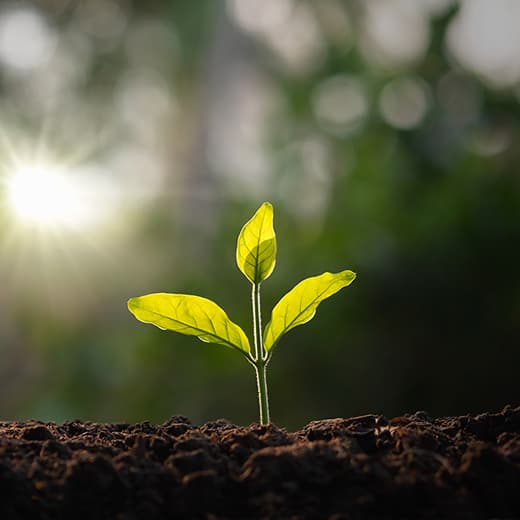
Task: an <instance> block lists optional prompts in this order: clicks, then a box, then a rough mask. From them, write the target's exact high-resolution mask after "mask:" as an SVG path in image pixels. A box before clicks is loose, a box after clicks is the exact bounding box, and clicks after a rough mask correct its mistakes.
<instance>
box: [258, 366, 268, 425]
mask: <svg viewBox="0 0 520 520" xmlns="http://www.w3.org/2000/svg"><path fill="white" fill-rule="evenodd" d="M255 372H256V387H257V390H258V405H259V407H260V424H269V423H270V422H271V419H270V417H269V397H268V395H267V371H266V366H265V363H258V364H257V365H256V366H255Z"/></svg>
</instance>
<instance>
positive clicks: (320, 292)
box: [264, 271, 356, 352]
mask: <svg viewBox="0 0 520 520" xmlns="http://www.w3.org/2000/svg"><path fill="white" fill-rule="evenodd" d="M354 278H356V273H353V272H352V271H341V272H340V273H323V274H320V275H319V276H313V277H311V278H306V279H305V280H302V281H301V282H300V283H298V284H297V285H296V286H295V287H293V288H292V289H291V290H290V291H289V292H288V293H287V294H286V295H285V296H284V297H283V298H282V299H281V300H280V301H279V302H278V303H277V304H276V305H275V307H274V309H273V312H272V315H271V321H270V322H269V323H268V324H267V325H266V327H265V331H264V347H265V350H266V351H267V352H269V351H270V350H272V349H273V347H274V346H275V345H276V343H277V342H278V340H279V339H280V337H281V336H282V335H283V334H285V333H286V332H289V331H290V330H291V329H293V328H294V327H297V326H298V325H303V324H304V323H307V322H308V321H310V320H312V318H313V317H314V315H315V314H316V309H317V308H318V305H319V304H320V303H321V302H322V301H323V300H325V299H327V298H328V297H329V296H332V295H333V294H336V293H337V292H338V291H339V290H340V289H343V287H346V286H347V285H350V284H351V283H352V282H353V280H354Z"/></svg>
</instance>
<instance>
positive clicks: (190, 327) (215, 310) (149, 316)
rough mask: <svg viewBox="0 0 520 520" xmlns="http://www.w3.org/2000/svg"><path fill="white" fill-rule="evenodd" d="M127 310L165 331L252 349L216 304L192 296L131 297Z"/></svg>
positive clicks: (156, 295) (247, 350)
mask: <svg viewBox="0 0 520 520" xmlns="http://www.w3.org/2000/svg"><path fill="white" fill-rule="evenodd" d="M128 310H129V311H130V312H131V313H132V314H133V315H134V316H135V317H136V318H137V319H138V320H139V321H142V322H144V323H151V324H152V325H155V326H156V327H159V328H160V329H163V330H173V331H175V332H180V333H181V334H187V335H188V336H197V337H198V338H199V339H201V340H202V341H205V342H207V343H218V344H220V345H225V346H226V347H231V348H236V349H238V350H240V351H241V352H242V353H246V354H248V353H249V352H250V350H251V347H250V345H249V340H248V339H247V336H246V335H245V333H244V331H243V330H242V329H241V328H240V327H239V326H238V325H237V324H236V323H233V322H232V321H231V320H230V319H229V318H228V316H227V314H226V313H225V312H224V310H223V309H222V308H221V307H219V306H218V305H217V304H216V303H215V302H212V301H211V300H208V299H207V298H201V297H200V296H193V295H191V294H168V293H155V294H147V295H145V296H139V297H137V298H131V299H130V300H128Z"/></svg>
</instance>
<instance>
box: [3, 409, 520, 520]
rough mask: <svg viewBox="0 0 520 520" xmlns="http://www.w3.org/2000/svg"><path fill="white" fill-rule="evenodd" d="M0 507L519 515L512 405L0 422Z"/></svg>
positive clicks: (114, 512)
mask: <svg viewBox="0 0 520 520" xmlns="http://www.w3.org/2000/svg"><path fill="white" fill-rule="evenodd" d="M0 518H2V519H10V518H35V519H36V518H45V519H49V520H50V519H52V520H55V519H61V518H63V519H71V518H75V519H76V518H89V519H90V518H92V519H94V518H95V519H98V520H99V519H108V518H110V519H136V520H137V519H143V518H145V519H147V520H148V519H155V518H164V519H167V518H168V519H171V518H190V519H191V518H205V519H217V518H218V519H220V518H229V519H248V518H262V519H265V518H273V519H284V518H291V519H300V518H312V519H320V518H328V519H334V520H340V519H345V520H350V519H352V520H354V519H371V520H377V519H394V518H395V519H397V518H398V519H414V520H415V519H436V520H437V519H441V518H454V519H472V520H475V519H477V520H478V519H490V518H500V519H518V518H520V407H511V406H507V407H505V408H504V409H503V410H502V411H501V412H499V413H484V414H481V415H477V416H469V415H466V416H460V417H445V418H440V419H430V418H429V417H428V416H427V415H426V414H425V413H424V412H417V413H415V414H413V415H406V416H404V417H397V418H394V419H391V420H387V419H386V418H385V417H383V416H376V415H366V416H362V417H353V418H350V419H329V420H323V421H314V422H311V423H309V424H308V425H307V426H306V427H305V428H303V429H302V430H300V431H297V432H294V433H289V432H287V431H285V430H283V429H280V428H277V427H276V426H275V425H272V424H271V425H268V426H260V425H251V426H247V427H238V426H235V425H233V424H231V423H229V422H227V421H225V420H218V421H214V422H209V423H206V424H204V425H202V426H194V425H192V424H191V423H190V421H189V420H188V419H187V418H185V417H180V416H176V417H173V418H171V419H170V420H169V421H167V422H165V423H164V424H161V425H157V426H155V425H152V424H150V423H148V422H144V423H139V424H98V423H90V422H80V421H71V422H65V423H64V424H62V425H59V424H54V423H42V422H36V421H28V422H1V423H0Z"/></svg>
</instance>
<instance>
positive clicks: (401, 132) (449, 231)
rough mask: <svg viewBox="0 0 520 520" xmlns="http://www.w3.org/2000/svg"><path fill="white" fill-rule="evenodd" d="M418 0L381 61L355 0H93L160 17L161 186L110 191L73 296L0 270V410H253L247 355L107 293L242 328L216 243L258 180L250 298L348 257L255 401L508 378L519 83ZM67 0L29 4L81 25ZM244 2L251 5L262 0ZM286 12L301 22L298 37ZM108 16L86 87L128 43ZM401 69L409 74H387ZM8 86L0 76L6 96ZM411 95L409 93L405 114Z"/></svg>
mask: <svg viewBox="0 0 520 520" xmlns="http://www.w3.org/2000/svg"><path fill="white" fill-rule="evenodd" d="M255 2H256V7H254V6H255ZM440 3H441V4H446V5H447V7H445V8H444V9H441V10H439V12H436V13H434V14H431V15H429V16H428V17H427V22H426V23H427V28H428V31H429V32H428V35H427V38H428V44H427V46H426V48H425V50H424V52H423V53H422V54H419V55H418V56H417V57H415V58H414V59H413V60H410V61H408V62H406V63H404V64H400V65H395V66H387V67H385V66H379V65H378V64H377V63H376V62H374V61H371V60H370V59H369V57H368V55H367V53H366V52H365V51H364V47H363V45H364V44H363V42H364V40H363V38H364V33H363V30H362V27H363V20H364V19H365V18H364V17H365V16H366V13H365V12H364V7H363V2H346V1H345V2H340V1H337V2H336V1H327V2H323V6H322V4H321V2H320V3H318V2H316V3H315V2H297V1H295V2H289V1H287V2H282V3H281V4H283V5H286V4H287V6H288V7H287V9H289V10H290V9H293V10H294V9H302V8H305V11H303V12H305V13H306V15H302V14H301V13H300V15H299V16H300V17H299V18H298V16H296V15H295V14H294V13H293V16H294V17H293V18H291V16H289V18H288V19H287V20H288V21H286V22H285V23H286V24H288V25H286V26H285V30H283V29H282V30H281V31H280V30H279V31H278V32H270V31H271V29H270V28H269V27H270V26H269V25H268V24H269V17H268V16H267V15H266V16H265V17H264V18H262V20H263V22H262V20H260V19H259V22H258V23H259V26H258V27H253V28H252V27H251V25H248V23H249V24H252V23H253V21H254V17H253V18H252V17H251V16H250V17H248V16H247V12H245V13H244V12H243V11H241V10H240V9H241V8H240V7H239V4H240V0H237V1H235V2H232V1H230V2H227V3H226V2H210V1H203V2H196V3H194V2H189V1H180V0H176V1H174V2H172V1H164V2H163V1H159V0H154V1H153V2H147V3H137V2H134V4H133V5H130V3H129V2H123V3H118V4H115V5H117V6H118V8H119V9H120V10H121V12H124V16H125V20H126V23H127V24H128V25H127V27H130V26H131V25H132V24H135V23H137V22H139V21H140V20H149V19H154V20H158V21H160V23H161V24H163V25H164V27H166V28H168V30H170V31H171V32H172V34H174V35H175V42H176V43H175V55H176V57H175V60H176V61H175V66H174V67H172V68H171V69H161V70H160V72H161V74H162V75H163V78H164V80H165V81H166V82H167V84H168V85H170V87H171V89H172V91H174V92H175V95H176V100H177V101H176V102H177V104H178V110H179V112H180V116H179V118H178V119H177V120H176V122H175V123H174V124H173V127H172V128H171V130H170V131H169V132H167V133H166V134H164V135H162V136H161V139H163V140H164V141H165V142H166V143H171V144H168V145H167V148H168V149H170V148H171V149H172V150H175V155H172V159H171V161H172V163H171V167H170V168H169V169H168V172H167V173H168V174H167V175H166V176H165V178H164V184H163V185H162V189H161V190H160V193H158V194H156V196H155V197H153V198H152V199H151V200H150V201H149V202H148V205H143V206H139V207H136V208H127V210H126V211H129V212H132V215H131V217H129V222H130V224H131V225H129V230H127V231H126V233H125V235H124V240H122V239H121V245H120V246H119V249H118V253H117V254H116V256H115V259H116V260H114V261H113V262H112V263H109V264H107V266H105V267H104V269H103V270H101V272H97V273H96V274H95V275H92V280H93V283H92V285H91V287H90V288H89V293H92V294H94V296H92V297H91V299H90V300H88V301H89V303H88V305H87V304H86V305H85V307H84V308H81V312H80V313H78V316H75V318H74V319H73V320H70V319H68V318H66V317H63V316H62V315H61V313H60V310H59V309H58V311H56V310H55V309H54V310H53V309H50V308H49V306H48V305H46V304H45V298H43V297H42V298H40V299H38V300H37V303H34V302H32V300H30V299H29V298H28V296H27V294H25V293H18V294H16V291H15V290H11V292H10V293H9V296H6V297H4V298H2V299H1V300H0V302H1V303H2V305H3V306H4V307H5V308H6V311H5V313H4V316H3V317H2V318H1V321H0V324H1V325H2V331H3V337H2V338H1V340H2V341H1V342H2V347H1V350H0V352H1V353H2V359H3V361H2V362H0V366H1V367H2V368H0V374H1V375H2V377H1V378H0V380H1V381H2V390H3V391H2V394H3V395H4V396H9V397H8V398H4V400H3V402H2V405H1V408H0V411H1V415H2V417H3V418H6V419H7V418H26V417H29V416H31V417H36V418H42V419H53V420H64V419H67V418H69V419H72V418H74V417H81V418H86V419H92V420H145V419H149V420H153V421H163V420H165V419H167V418H168V417H169V416H170V415H173V414H184V415H188V416H190V418H192V419H193V420H194V421H198V422H200V421H205V420H210V419H213V418H217V417H221V416H225V417H227V418H229V419H231V420H233V421H235V422H237V423H247V422H252V421H255V420H256V417H257V409H256V406H257V404H256V396H255V385H254V379H253V375H254V374H253V371H252V370H251V368H250V367H249V366H248V365H247V364H246V363H244V361H243V360H242V359H241V358H240V357H239V356H236V355H234V353H233V352H231V351H228V350H226V349H223V348H218V347H214V346H208V345H204V344H202V343H200V344H199V343H197V342H196V341H194V340H193V339H190V338H183V337H179V336H177V335H173V334H168V333H164V332H161V331H159V330H157V329H155V328H153V327H143V326H140V325H139V324H137V323H136V322H134V321H133V319H132V317H131V316H130V315H129V314H128V313H127V311H126V307H125V298H127V297H130V296H135V295H137V294H141V293H145V292H155V291H165V292H188V293H193V294H200V295H205V296H207V297H208V298H211V299H213V300H215V301H216V302H218V303H219V304H221V305H222V306H223V307H224V308H226V309H227V310H228V312H229V315H230V317H231V318H232V319H233V320H234V321H237V322H238V323H240V324H241V325H242V326H243V327H244V329H245V330H250V324H249V320H250V308H249V305H250V302H249V288H248V286H247V284H246V283H245V282H244V280H243V278H242V277H241V276H240V274H239V273H238V270H237V268H236V266H235V264H234V248H235V241H236V237H237V235H238V232H239V229H240V226H241V225H242V223H243V222H244V219H245V218H247V217H248V215H250V214H251V213H252V211H253V209H255V208H256V207H257V206H258V205H259V203H260V202H261V201H263V200H270V201H271V202H273V204H274V206H275V227H276V230H277V235H278V243H279V252H278V263H277V270H276V271H275V273H274V274H273V276H272V278H271V279H269V281H268V282H267V283H266V284H265V286H264V288H263V298H264V302H263V307H264V309H265V310H264V312H265V313H266V316H264V321H267V319H268V313H269V309H270V308H271V307H272V306H273V305H274V304H275V303H276V301H277V300H278V299H279V298H280V297H281V296H282V295H283V294H284V293H285V292H286V291H287V290H289V289H290V288H291V287H292V286H293V285H294V284H295V283H296V282H297V281H298V280H300V279H302V278H303V277H306V276H310V275H314V274H319V273H321V272H323V271H325V270H330V271H336V270H340V269H345V268H350V269H353V270H354V271H356V272H357V273H358V279H357V280H356V281H355V283H354V284H353V285H352V286H351V287H349V288H348V289H346V290H345V291H344V292H342V293H340V295H338V296H337V297H335V298H334V300H335V301H333V302H332V301H331V302H326V303H325V304H323V305H322V307H321V308H320V311H319V312H318V315H317V317H316V318H315V320H314V321H313V322H311V323H310V324H309V325H308V326H307V327H305V328H302V329H301V330H295V331H293V332H291V333H290V334H289V335H288V336H287V338H286V339H285V340H284V342H283V345H281V347H280V348H279V349H278V351H277V352H276V354H275V355H274V358H273V361H272V363H271V365H270V372H269V378H270V391H271V396H270V398H271V407H272V416H273V418H274V421H275V422H277V423H278V424H280V425H282V426H287V427H290V428H295V427H298V426H300V425H302V424H304V423H305V422H306V421H309V420H312V419H316V418H323V417H330V416H349V415H355V414H363V413H372V412H373V413H384V414H388V415H393V414H401V413H405V412H412V411H415V410H416V409H425V410H427V411H429V412H430V413H432V414H433V415H440V414H455V413H464V412H467V411H472V412H477V411H479V410H484V409H493V408H499V407H501V406H503V405H505V404H506V403H510V402H512V403H514V402H518V401H519V398H520V388H519V385H518V366H519V365H520V348H519V343H520V342H519V340H520V319H519V318H520V278H519V276H518V272H517V271H518V266H519V265H520V177H519V174H518V169H519V165H520V156H519V150H518V148H517V147H516V143H517V142H518V139H519V132H520V124H519V121H520V119H519V117H518V116H519V115H520V107H519V102H518V96H517V95H515V89H517V90H518V85H512V86H508V87H500V88H497V86H496V85H492V84H490V83H489V81H486V80H485V79H481V78H479V76H478V74H474V73H472V72H471V71H469V70H466V69H465V68H464V67H462V66H460V65H459V64H458V63H457V62H456V60H455V59H454V58H453V56H452V53H450V52H449V50H448V48H447V44H446V34H447V32H448V28H449V27H450V24H452V22H453V20H454V18H455V17H456V16H458V13H459V4H458V3H454V4H452V5H451V6H450V5H448V4H450V3H449V2H440ZM62 4H63V5H65V4H66V8H64V9H58V8H57V7H56V6H60V5H62ZM81 4H82V3H81V2H59V1H56V2H44V1H43V0H41V1H39V2H34V3H33V4H31V6H30V7H31V9H36V10H37V12H38V13H40V14H41V16H44V17H46V19H48V20H49V23H50V24H51V25H52V26H53V27H54V30H56V31H57V33H58V34H60V31H61V32H63V33H65V32H67V31H71V30H79V29H77V26H76V25H75V23H76V22H77V18H74V17H75V16H77V14H76V12H77V9H80V7H81ZM245 4H248V5H249V6H250V9H251V10H252V11H253V12H258V13H261V10H258V4H262V2H261V1H260V0H255V1H253V0H250V1H248V2H244V3H243V4H242V5H245ZM371 4H372V5H373V6H374V9H377V2H375V3H374V2H371ZM433 4H435V2H432V5H433ZM273 5H274V4H273V2H267V3H266V6H265V7H264V8H265V9H267V10H269V9H272V8H273ZM269 6H270V7H269ZM320 6H321V7H320ZM255 9H256V11H255ZM334 13H336V15H335V14H334ZM338 13H343V16H344V17H345V18H344V20H343V19H341V18H338V17H337V16H339V15H338ZM276 15H277V11H276V10H275V11H273V13H272V16H273V17H274V18H273V19H274V20H275V21H276ZM278 15H279V16H281V14H279V13H278ZM258 16H260V14H258ZM302 16H303V18H302ZM305 16H307V17H310V19H311V21H310V22H309V18H306V17H305ZM74 20H75V21H74ZM302 20H304V21H305V20H307V22H305V23H307V24H310V25H309V26H306V25H305V23H304V22H302ZM72 21H74V23H72ZM275 21H273V22H272V23H273V24H275ZM347 22H348V27H347V26H346V25H345V27H344V26H343V25H342V24H347ZM261 23H264V24H265V25H264V26H262V25H261ZM298 23H301V24H302V27H303V29H306V28H307V30H308V31H310V29H309V27H311V28H312V27H314V28H316V27H318V28H319V36H318V37H317V38H318V39H317V40H316V41H317V42H318V43H317V44H316V45H317V46H316V45H315V47H312V45H311V44H309V45H307V44H306V43H305V42H306V41H307V39H308V38H307V36H308V33H305V32H303V33H299V32H298V31H296V29H295V26H296V24H298ZM292 24H293V25H294V27H292V26H291V25H292ZM343 29H345V32H342V30H343ZM347 29H348V30H347ZM313 30H314V29H313ZM316 30H317V29H316ZM409 30H410V32H413V31H412V28H410V29H409ZM284 34H285V36H286V38H285V39H283V37H284ZM269 35H270V36H269ZM273 35H274V36H273ZM404 36H406V34H405V35H404ZM118 38H119V40H118V41H117V42H115V43H114V44H112V45H111V46H110V47H109V48H108V50H105V51H103V52H97V53H94V55H93V57H92V65H91V67H90V68H89V77H88V78H87V81H86V83H85V84H84V89H85V90H84V91H83V94H84V95H87V94H86V93H88V92H93V91H96V89H98V90H97V92H99V96H101V98H103V99H105V100H106V99H107V98H110V96H111V95H112V91H113V89H114V88H115V86H114V85H116V84H117V82H118V80H119V78H120V76H121V75H122V74H124V73H125V67H127V64H126V61H125V60H128V56H127V55H128V52H129V51H128V46H127V47H126V49H127V50H125V46H124V38H125V32H124V31H122V32H121V35H120V36H119V37H118ZM269 38H274V40H272V39H271V40H269ZM277 38H278V39H277ZM298 38H300V39H298ZM306 38H307V39H306ZM285 40H287V42H286V41H285ZM288 42H289V43H288ZM291 42H292V47H291V45H290V43H291ZM285 43H286V44H287V49H288V50H285V51H284V52H286V54H285V55H284V54H283V52H282V53H281V54H277V52H281V51H280V46H281V48H282V49H285V47H284V46H283V44H285ZM93 45H95V42H94V44H93ZM306 45H307V46H308V47H309V49H310V50H308V54H307V55H304V56H303V57H302V58H300V57H299V54H298V49H300V50H302V49H305V48H306ZM295 49H296V50H295ZM313 49H314V50H313ZM316 49H317V50H316ZM125 52H126V53H127V55H126V57H125ZM302 52H303V50H302ZM291 53H293V54H291ZM294 53H295V54H294ZM313 53H314V54H313ZM280 56H282V58H283V57H284V56H285V57H286V59H285V61H284V59H281V58H280ZM295 56H296V57H295ZM306 59H307V61H306ZM384 59H385V57H384V56H383V57H382V58H380V60H383V62H384ZM291 60H292V61H291ZM298 60H299V61H298ZM338 78H339V82H338V81H337V80H338ZM403 78H404V79H407V80H410V78H411V83H410V84H411V85H412V87H413V88H411V90H410V89H409V90H408V91H407V90H406V89H405V90H404V91H403V90H402V89H401V90H399V88H398V86H399V85H401V86H402V85H403V84H402V83H399V81H400V80H401V79H403ZM332 80H333V81H332ZM331 81H332V82H331ZM338 85H339V86H340V87H341V88H337V89H336V90H335V88H336V87H337V86H338ZM391 85H393V86H395V88H396V90H395V92H397V94H396V95H397V99H398V101H399V99H400V101H399V103H400V104H399V103H397V102H394V103H393V104H392V100H393V99H395V96H394V97H392V96H393V95H394V94H393V92H394V91H392V88H393V87H390V86H391ZM385 89H386V90H385ZM414 89H415V90H414ZM421 89H422V90H421ZM384 92H386V93H387V94H383V93H384ZM403 92H404V93H405V94H402V93H403ZM407 92H411V94H409V95H407V94H406V93H407ZM417 92H419V94H417ZM399 93H401V95H402V97H401V98H399ZM10 95H12V94H10V93H9V90H8V89H7V90H6V88H3V96H4V100H7V101H9V96H10ZM80 95H81V94H80ZM335 96H336V97H335ZM385 96H386V97H385ZM403 96H404V97H403ZM417 96H418V97H417ZM101 98H100V103H101ZM385 100H386V101H385ZM403 100H404V101H403ZM417 100H418V101H417ZM150 102H151V101H150ZM407 102H409V105H407V104H406V103H407ZM385 103H386V104H385ZM403 103H404V105H403ZM414 103H416V104H417V103H418V106H419V108H420V109H421V110H423V109H424V114H423V115H422V116H421V117H419V116H418V115H417V114H415V113H412V114H411V115H410V116H408V115H407V114H408V111H409V110H411V109H410V107H412V109H413V107H414ZM242 104H244V105H245V106H244V107H243V111H242V112H241V111H240V110H242V109H240V107H241V106H242ZM423 105H424V106H423ZM144 106H146V99H145V103H144ZM385 107H386V108H385ZM425 107H426V108H425ZM235 109H236V110H237V111H238V115H237V114H235V112H234V110H235ZM412 112H413V110H412ZM241 114H242V116H243V117H246V119H245V120H241V119H240V117H241ZM244 114H245V115H244ZM251 114H253V116H255V117H256V119H255V117H252V118H251V117H250V119H247V117H248V115H249V116H250V115H251ZM258 114H260V115H259V116H258ZM414 114H415V115H414ZM416 115H417V120H416V121H414V120H413V118H414V117H416ZM257 116H258V117H257ZM403 117H404V119H403ZM410 117H411V118H412V119H411V121H412V122H410V119H409V118H410ZM407 118H408V119H407ZM6 132H8V130H7V129H5V128H4V133H6ZM257 141H258V142H257ZM110 146H111V143H110V142H107V143H105V148H110ZM169 147H170V148H169ZM248 147H249V148H251V149H252V151H251V150H249V148H248ZM99 153H100V154H102V152H99ZM103 153H104V151H103ZM172 153H173V152H172ZM226 154H227V155H226ZM255 154H256V155H255ZM233 167H235V168H236V171H233ZM147 182H148V181H147V177H146V172H143V175H142V183H143V186H144V185H145V184H146V183H147ZM7 218H8V217H5V219H7ZM71 247H72V246H71ZM7 267H8V266H4V267H3V268H4V271H6V272H7V273H8V272H9V271H8V270H7ZM77 269H78V270H80V271H81V269H83V267H82V266H81V265H78V266H77ZM4 276H5V277H7V276H9V274H4ZM74 294H75V296H74V297H75V298H79V299H81V297H82V296H81V293H78V292H75V293H74ZM26 297H27V298H26Z"/></svg>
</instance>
